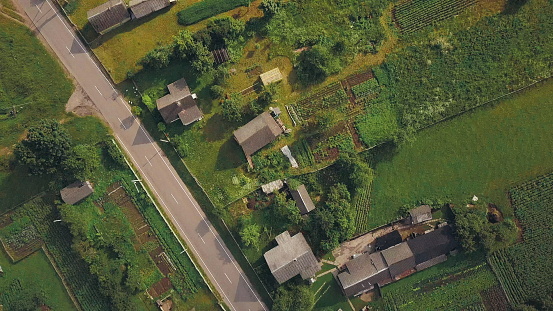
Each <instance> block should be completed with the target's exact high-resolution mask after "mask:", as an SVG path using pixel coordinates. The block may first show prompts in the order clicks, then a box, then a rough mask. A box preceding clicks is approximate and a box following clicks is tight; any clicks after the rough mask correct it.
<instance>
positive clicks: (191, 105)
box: [156, 78, 204, 125]
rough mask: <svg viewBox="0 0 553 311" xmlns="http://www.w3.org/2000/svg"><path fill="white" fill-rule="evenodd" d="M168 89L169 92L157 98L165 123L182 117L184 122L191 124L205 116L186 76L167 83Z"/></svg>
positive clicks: (158, 107)
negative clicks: (185, 78)
mask: <svg viewBox="0 0 553 311" xmlns="http://www.w3.org/2000/svg"><path fill="white" fill-rule="evenodd" d="M167 89H168V90H169V94H167V95H165V96H163V97H161V98H159V99H158V100H156V105H157V109H158V110H159V113H160V114H161V116H162V117H163V120H164V121H165V123H171V122H174V121H176V120H178V119H180V120H181V122H182V124H184V125H189V124H191V123H193V122H195V121H198V120H201V119H202V118H203V116H204V115H203V114H202V112H201V110H200V108H198V105H197V104H196V94H192V93H190V88H189V87H188V84H187V83H186V80H184V78H183V79H180V80H177V81H175V82H173V83H171V84H169V85H167Z"/></svg>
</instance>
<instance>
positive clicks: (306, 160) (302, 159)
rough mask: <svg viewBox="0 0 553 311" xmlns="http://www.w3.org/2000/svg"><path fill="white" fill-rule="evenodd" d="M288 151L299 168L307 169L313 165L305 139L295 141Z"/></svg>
mask: <svg viewBox="0 0 553 311" xmlns="http://www.w3.org/2000/svg"><path fill="white" fill-rule="evenodd" d="M290 151H292V154H293V155H294V158H295V159H296V161H297V162H298V165H299V166H300V167H309V166H311V165H313V164H314V163H315V158H314V157H313V152H311V148H310V147H309V144H308V143H307V141H306V140H305V139H299V140H296V141H295V142H294V143H293V144H292V146H290Z"/></svg>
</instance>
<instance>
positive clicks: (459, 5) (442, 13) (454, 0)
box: [394, 0, 476, 32]
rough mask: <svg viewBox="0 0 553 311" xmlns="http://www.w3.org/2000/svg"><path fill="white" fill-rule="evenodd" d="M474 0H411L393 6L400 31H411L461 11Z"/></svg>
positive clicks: (474, 0)
mask: <svg viewBox="0 0 553 311" xmlns="http://www.w3.org/2000/svg"><path fill="white" fill-rule="evenodd" d="M475 2H476V0H411V1H406V2H403V3H401V4H399V5H396V6H395V7H394V16H395V19H396V21H397V23H398V24H399V27H400V28H401V30H402V32H413V31H416V30H419V29H421V28H424V27H425V26H428V25H431V24H433V23H435V22H438V21H441V20H444V19H447V18H450V17H452V16H455V15H457V14H460V13H461V12H463V10H464V9H466V8H467V7H468V6H470V5H472V4H474V3H475Z"/></svg>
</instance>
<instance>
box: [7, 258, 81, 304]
mask: <svg viewBox="0 0 553 311" xmlns="http://www.w3.org/2000/svg"><path fill="white" fill-rule="evenodd" d="M0 266H1V267H2V269H3V270H4V276H3V277H0V304H2V301H3V298H4V297H2V293H3V292H5V291H7V287H8V286H9V285H10V283H11V282H13V281H14V280H16V279H17V280H20V281H21V284H22V286H25V285H26V284H28V282H38V283H37V284H39V285H38V286H39V288H40V289H41V290H42V291H44V294H45V295H44V296H45V297H46V305H47V306H48V307H50V308H51V309H52V310H76V308H75V306H74V305H73V302H72V301H71V298H70V297H69V295H68V294H67V291H66V290H65V287H64V286H63V283H62V282H61V280H60V278H59V277H58V274H57V273H56V271H55V270H54V268H53V267H52V265H51V264H50V261H49V260H48V257H46V255H45V254H44V252H43V251H42V250H40V251H37V252H35V253H33V254H32V255H30V256H29V257H27V258H25V259H23V260H21V261H19V262H17V263H15V264H14V263H12V262H11V260H10V259H9V258H8V256H7V255H6V253H5V252H4V250H3V248H0ZM4 304H5V302H4Z"/></svg>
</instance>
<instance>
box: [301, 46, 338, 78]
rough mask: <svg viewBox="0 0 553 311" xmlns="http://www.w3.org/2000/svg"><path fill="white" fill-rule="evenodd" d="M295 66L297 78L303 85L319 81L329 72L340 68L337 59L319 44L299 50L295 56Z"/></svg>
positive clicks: (334, 71)
mask: <svg viewBox="0 0 553 311" xmlns="http://www.w3.org/2000/svg"><path fill="white" fill-rule="evenodd" d="M296 68H297V71H298V79H299V81H300V82H301V83H302V84H304V85H309V84H316V83H321V82H323V81H324V80H325V79H326V78H327V77H328V76H329V75H330V74H333V73H336V72H338V71H339V70H340V66H339V62H338V59H337V58H336V57H333V55H331V53H330V52H329V51H328V49H326V48H325V47H323V46H320V45H315V46H313V47H312V48H311V49H309V50H305V51H303V52H301V54H300V55H299V56H298V58H297V64H296Z"/></svg>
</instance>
